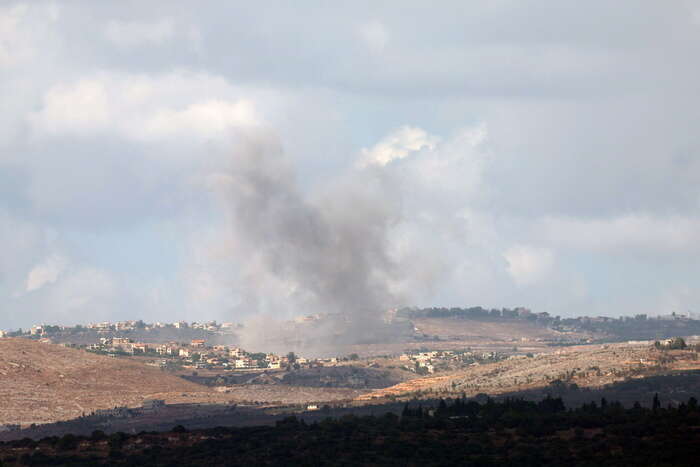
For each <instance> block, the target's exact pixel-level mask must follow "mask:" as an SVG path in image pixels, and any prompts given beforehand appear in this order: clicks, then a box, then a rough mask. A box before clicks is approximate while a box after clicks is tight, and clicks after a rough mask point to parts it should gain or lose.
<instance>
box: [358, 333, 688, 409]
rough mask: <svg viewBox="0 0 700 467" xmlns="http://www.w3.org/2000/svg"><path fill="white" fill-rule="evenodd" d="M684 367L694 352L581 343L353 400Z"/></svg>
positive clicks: (597, 382) (592, 381)
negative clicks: (583, 344) (582, 344)
mask: <svg viewBox="0 0 700 467" xmlns="http://www.w3.org/2000/svg"><path fill="white" fill-rule="evenodd" d="M689 369H700V360H698V355H697V353H696V352H694V351H680V350H679V351H658V350H655V349H653V348H651V346H650V345H646V344H605V345H585V346H575V347H566V348H562V349H560V350H556V351H551V352H548V353H542V354H538V355H535V356H533V357H531V358H528V357H524V356H518V357H513V358H510V359H507V360H503V361H501V362H496V363H489V364H484V365H473V366H471V367H469V368H467V369H464V370H459V371H454V372H451V373H444V374H438V375H435V376H428V377H422V378H416V379H413V380H411V381H407V382H403V383H400V384H397V385H394V386H391V387H388V388H384V389H379V390H376V391H372V392H370V393H367V394H363V395H361V396H359V397H358V400H359V401H368V400H372V399H381V398H385V397H390V396H391V397H401V396H412V395H414V394H415V393H416V392H418V391H420V392H429V393H430V394H433V395H438V394H460V393H465V394H466V395H467V396H474V395H476V394H479V393H486V394H503V393H508V392H514V391H522V390H526V389H533V388H539V387H544V386H546V385H548V384H549V383H551V382H552V381H554V380H562V381H567V382H569V383H575V384H577V385H579V386H580V387H602V386H604V385H606V384H610V383H614V382H617V381H621V380H624V379H625V378H629V377H641V376H645V375H652V374H658V373H660V372H664V371H669V370H689Z"/></svg>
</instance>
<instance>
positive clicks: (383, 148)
mask: <svg viewBox="0 0 700 467" xmlns="http://www.w3.org/2000/svg"><path fill="white" fill-rule="evenodd" d="M436 143H437V138H435V137H434V136H431V135H429V134H428V133H427V132H426V131H425V130H423V129H421V128H415V127H410V126H403V127H401V128H398V129H396V130H394V131H393V132H391V133H390V134H389V135H387V136H386V137H384V139H382V140H381V141H380V142H378V143H377V144H375V145H374V146H372V147H371V148H365V149H362V158H361V159H360V161H359V165H360V166H367V165H371V164H377V165H386V164H389V163H390V162H391V161H393V160H396V159H403V158H404V157H407V156H408V155H409V154H411V153H412V152H416V151H420V150H421V149H423V148H428V149H431V148H433V147H434V146H435V144H436Z"/></svg>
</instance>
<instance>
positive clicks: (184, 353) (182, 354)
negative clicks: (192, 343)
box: [178, 349, 192, 358]
mask: <svg viewBox="0 0 700 467" xmlns="http://www.w3.org/2000/svg"><path fill="white" fill-rule="evenodd" d="M178 355H179V356H180V357H184V358H190V357H191V356H192V352H191V351H190V349H180V351H179V352H178Z"/></svg>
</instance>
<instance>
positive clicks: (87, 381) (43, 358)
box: [0, 339, 210, 424]
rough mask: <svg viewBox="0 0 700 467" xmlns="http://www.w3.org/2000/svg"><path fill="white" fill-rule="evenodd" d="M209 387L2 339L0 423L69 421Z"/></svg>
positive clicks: (122, 363) (147, 369) (136, 366)
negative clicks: (95, 412)
mask: <svg viewBox="0 0 700 467" xmlns="http://www.w3.org/2000/svg"><path fill="white" fill-rule="evenodd" d="M207 391H210V390H209V389H207V388H205V387H203V386H199V385H197V384H194V383H190V382H188V381H185V380H183V379H181V378H178V377H177V376H173V375H169V374H167V373H164V372H163V371H161V370H159V369H157V368H153V367H148V366H145V365H143V364H141V363H139V362H133V361H129V360H128V359H123V358H118V359H117V358H110V357H106V356H100V355H95V354H91V353H88V352H85V351H82V350H76V349H70V348H65V347H62V346H59V345H53V344H44V343H39V342H36V341H31V340H28V339H0V424H6V423H20V424H30V423H46V422H53V421H58V420H66V419H70V418H74V417H78V416H80V415H82V414H83V413H85V414H87V413H90V412H92V411H94V410H96V409H107V408H111V407H115V406H129V407H134V406H139V405H141V403H142V402H143V400H144V399H147V398H150V397H153V396H154V395H155V394H179V393H183V392H207Z"/></svg>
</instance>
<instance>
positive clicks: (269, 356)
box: [86, 337, 338, 370]
mask: <svg viewBox="0 0 700 467" xmlns="http://www.w3.org/2000/svg"><path fill="white" fill-rule="evenodd" d="M86 350H88V351H92V352H98V353H105V354H107V355H110V356H115V357H116V356H117V355H124V354H129V355H144V356H147V355H148V356H157V357H163V360H161V362H160V365H161V366H167V365H168V364H172V363H173V362H174V361H175V362H179V363H181V364H182V365H183V366H185V367H187V366H191V367H194V368H209V369H229V370H230V369H255V368H269V369H281V368H286V367H289V366H295V367H297V368H301V367H311V366H330V365H335V364H337V363H338V359H337V358H335V357H332V358H325V359H307V358H304V357H301V356H296V355H294V354H292V353H290V354H289V355H287V356H280V355H276V354H274V353H253V352H246V351H245V350H243V349H241V348H240V347H230V346H226V345H214V346H210V345H207V342H206V341H205V340H203V339H193V340H191V341H190V342H189V343H177V342H169V343H166V344H151V343H144V342H134V341H133V340H131V339H129V338H126V337H104V338H101V339H100V342H99V343H96V344H91V345H88V346H86Z"/></svg>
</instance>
